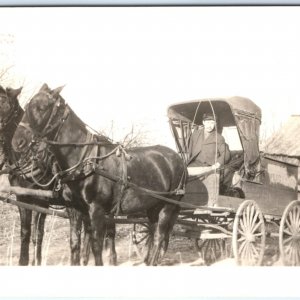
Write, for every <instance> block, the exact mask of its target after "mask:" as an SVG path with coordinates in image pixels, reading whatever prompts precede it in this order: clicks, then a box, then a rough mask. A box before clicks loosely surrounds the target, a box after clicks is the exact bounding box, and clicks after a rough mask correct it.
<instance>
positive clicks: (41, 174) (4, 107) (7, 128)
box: [0, 86, 90, 265]
mask: <svg viewBox="0 0 300 300" xmlns="http://www.w3.org/2000/svg"><path fill="white" fill-rule="evenodd" d="M20 92H21V88H20V89H11V88H7V89H4V88H3V87H1V86H0V141H1V142H0V167H1V169H4V170H2V173H10V176H9V181H10V184H11V185H12V186H21V187H27V188H32V189H36V188H41V187H42V188H43V186H44V185H45V184H44V183H46V182H48V181H49V179H50V178H52V176H53V174H52V172H53V170H52V168H53V164H55V160H54V156H53V155H52V154H51V155H49V151H39V157H38V158H39V162H40V163H38V166H33V164H34V162H31V160H30V158H29V157H28V156H26V155H24V153H25V154H28V151H24V152H23V155H22V156H21V155H20V153H17V152H14V151H13V149H12V146H11V140H12V137H13V134H14V132H15V130H16V128H17V126H18V128H19V130H20V131H22V133H23V137H24V138H26V139H28V140H29V142H31V140H32V133H31V131H29V130H28V129H26V128H25V127H24V125H23V124H22V123H21V124H19V122H20V120H21V118H22V116H23V114H24V111H23V109H22V108H21V107H20V105H19V101H18V99H17V98H18V95H19V94H20ZM18 124H19V125H18ZM42 157H43V161H42V163H41V160H42ZM45 186H47V188H48V189H49V188H52V187H53V185H52V186H51V185H50V186H49V185H48V184H47V185H45ZM62 195H63V196H61V197H58V199H57V204H61V205H65V204H67V205H68V203H71V201H70V197H71V193H70V190H69V189H68V188H67V187H66V188H65V189H64V190H63V192H62ZM17 200H18V201H21V202H25V203H29V204H35V205H39V206H41V207H49V203H48V202H45V201H41V199H35V198H34V197H32V196H17ZM18 208H19V213H20V221H21V222H20V223H21V232H20V234H21V249H20V258H19V265H28V264H29V243H30V236H31V222H32V219H33V225H34V226H33V234H32V241H33V244H34V256H33V260H32V264H33V265H40V264H41V259H42V241H43V236H44V223H45V218H46V214H43V213H38V212H35V211H32V210H29V209H24V208H21V207H18ZM67 210H68V212H69V215H71V214H72V215H73V218H72V220H73V226H71V228H74V229H76V230H77V232H78V231H80V230H81V224H82V221H83V223H84V225H85V238H84V247H83V264H85V265H86V264H87V262H88V256H89V230H90V225H89V223H88V219H87V218H86V217H84V216H83V215H82V214H81V213H77V212H76V211H75V210H74V209H73V208H72V207H68V208H67ZM70 221H71V219H70ZM77 232H76V235H75V236H76V237H77ZM72 235H73V236H74V232H72V231H71V236H72ZM70 240H72V238H71V239H70ZM78 244H79V245H78ZM79 247H80V239H79V240H78V239H77V240H76V239H75V238H73V243H71V249H72V252H71V262H72V261H76V262H77V261H78V260H79V259H80V258H79V256H80V249H79Z"/></svg>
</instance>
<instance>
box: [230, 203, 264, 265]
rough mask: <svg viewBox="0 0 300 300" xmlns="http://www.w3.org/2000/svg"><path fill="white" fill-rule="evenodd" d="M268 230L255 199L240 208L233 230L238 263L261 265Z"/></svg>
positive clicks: (233, 242)
mask: <svg viewBox="0 0 300 300" xmlns="http://www.w3.org/2000/svg"><path fill="white" fill-rule="evenodd" d="M265 243H266V230H265V222H264V217H263V214H262V212H261V210H260V208H259V206H258V205H257V204H256V202H255V201H253V200H246V201H244V202H243V203H242V204H241V205H240V206H239V208H238V210H237V213H236V216H235V219H234V223H233V232H232V250H233V255H234V258H235V260H236V263H237V264H238V265H242V266H260V265H261V264H262V261H263V257H264V251H265Z"/></svg>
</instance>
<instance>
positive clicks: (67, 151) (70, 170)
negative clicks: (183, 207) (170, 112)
mask: <svg viewBox="0 0 300 300" xmlns="http://www.w3.org/2000/svg"><path fill="white" fill-rule="evenodd" d="M61 90H62V88H57V89H55V90H51V89H49V87H48V86H47V85H46V84H44V85H43V86H42V88H41V89H40V91H39V92H38V93H37V94H36V95H35V96H34V97H33V98H32V99H31V100H30V101H29V103H28V104H27V107H26V112H25V115H24V117H23V120H22V122H24V123H26V122H27V123H28V125H29V126H30V127H31V129H32V131H33V133H34V135H35V137H36V139H38V140H43V141H44V142H45V143H47V144H48V146H49V148H50V150H51V152H53V154H54V155H55V157H56V159H57V162H58V164H59V166H60V168H61V169H62V170H63V172H61V176H62V180H65V182H66V183H67V185H68V186H69V187H70V189H71V191H72V195H73V197H72V201H75V202H76V204H74V205H76V206H77V207H81V208H83V209H84V212H85V210H86V211H87V212H88V214H89V217H90V221H91V228H92V239H91V240H92V250H93V254H94V257H95V264H96V265H103V261H102V248H103V240H104V231H105V223H106V221H105V219H106V218H105V216H106V215H107V214H115V215H116V214H124V215H128V214H134V213H141V212H145V213H146V214H147V216H148V219H149V223H150V225H151V226H150V227H151V228H152V232H153V239H152V243H149V248H148V254H147V255H146V257H145V263H146V264H148V265H157V260H158V258H159V255H160V253H161V249H162V248H163V249H162V250H163V251H166V250H167V247H168V242H169V235H170V232H171V230H172V228H173V225H174V223H175V221H176V218H177V216H178V213H179V205H178V204H177V202H176V201H175V203H174V200H178V201H179V200H180V199H181V197H182V193H181V191H182V189H181V188H182V186H183V184H184V182H185V178H186V169H185V166H184V163H183V161H182V160H181V158H180V157H179V155H178V154H177V153H176V152H175V151H173V150H171V149H169V148H167V147H163V146H151V147H139V148H133V149H129V150H126V151H125V149H123V148H122V147H120V146H117V145H111V144H105V143H99V142H98V141H97V139H95V137H94V136H92V135H91V134H90V133H89V131H88V130H87V129H86V126H85V124H84V123H83V122H82V121H81V120H80V119H79V118H78V117H77V116H76V115H75V113H74V112H73V111H72V110H71V108H70V107H69V106H68V105H67V104H66V103H65V101H64V99H63V98H62V97H61V95H60V92H61ZM13 139H14V141H13V145H14V147H15V148H16V149H18V148H19V146H20V145H22V143H23V140H22V134H21V132H19V131H18V130H17V131H16V133H15V135H14V138H13ZM82 145H84V146H82ZM162 198H163V200H162Z"/></svg>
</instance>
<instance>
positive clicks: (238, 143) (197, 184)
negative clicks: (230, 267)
mask: <svg viewBox="0 0 300 300" xmlns="http://www.w3.org/2000/svg"><path fill="white" fill-rule="evenodd" d="M206 111H212V112H213V114H215V115H216V116H217V130H218V131H219V132H220V133H222V135H223V136H224V137H225V140H226V142H227V143H228V145H229V149H230V151H231V159H230V161H229V162H228V163H227V164H226V165H225V166H223V167H222V168H221V169H220V170H219V171H212V172H210V174H207V175H205V176H204V177H200V178H199V179H191V181H190V182H188V183H187V186H186V193H185V196H184V198H183V200H182V202H183V203H187V204H192V205H195V206H196V207H197V208H196V209H195V210H194V211H190V210H189V208H188V206H186V207H184V206H183V207H182V210H181V215H182V216H181V218H179V222H180V221H181V219H184V216H188V217H189V218H190V219H191V220H192V221H193V220H201V221H203V223H204V224H202V222H199V221H198V222H197V227H199V238H200V239H215V238H217V239H219V238H220V237H224V238H226V237H231V238H232V251H233V255H234V257H235V259H236V261H237V263H238V264H242V265H243V264H245V265H249V264H250V265H260V264H261V263H262V261H263V257H264V251H265V243H266V236H270V235H273V236H274V235H277V236H278V235H279V248H280V252H281V258H282V260H283V262H284V263H285V264H288V265H290V264H296V265H299V263H300V256H299V255H300V247H299V246H300V244H299V241H298V239H299V233H300V227H299V225H300V219H299V216H300V203H299V202H298V201H296V199H297V182H298V178H297V176H298V168H297V166H294V165H291V164H287V163H283V162H281V161H277V160H275V159H273V158H271V157H268V156H267V155H265V154H264V153H260V151H259V129H260V123H261V110H260V108H259V107H258V106H257V105H256V104H255V103H253V102H252V101H251V100H249V99H247V98H242V97H231V98H226V99H223V98H214V99H203V100H195V101H190V102H184V103H179V104H175V105H172V106H171V107H169V109H168V116H169V119H170V124H171V128H172V131H173V134H174V137H175V141H176V145H177V147H178V151H179V153H180V154H181V156H182V159H183V160H185V161H186V162H187V163H188V159H189V149H188V145H189V139H190V137H191V133H192V131H193V130H194V128H195V127H198V126H201V125H202V116H203V113H204V112H206ZM274 226H275V228H274ZM276 227H278V229H279V230H276ZM266 228H267V230H266ZM204 229H205V230H204ZM276 231H277V232H276ZM201 232H202V234H201Z"/></svg>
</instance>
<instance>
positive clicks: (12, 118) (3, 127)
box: [0, 95, 21, 133]
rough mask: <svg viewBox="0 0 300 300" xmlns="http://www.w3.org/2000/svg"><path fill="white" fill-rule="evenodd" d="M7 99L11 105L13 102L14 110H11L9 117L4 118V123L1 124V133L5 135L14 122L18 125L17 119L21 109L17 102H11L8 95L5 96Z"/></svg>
mask: <svg viewBox="0 0 300 300" xmlns="http://www.w3.org/2000/svg"><path fill="white" fill-rule="evenodd" d="M0 97H1V96H0ZM5 97H6V99H8V102H9V103H11V102H13V105H12V108H11V109H10V112H9V114H8V116H7V117H6V118H4V119H3V121H2V122H1V127H0V133H3V132H4V131H5V130H6V129H7V127H9V125H10V124H11V123H12V122H14V123H15V124H16V125H17V123H16V119H17V117H18V114H19V112H20V109H21V107H20V106H19V105H18V103H17V101H10V100H9V97H8V96H7V95H5Z"/></svg>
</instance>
